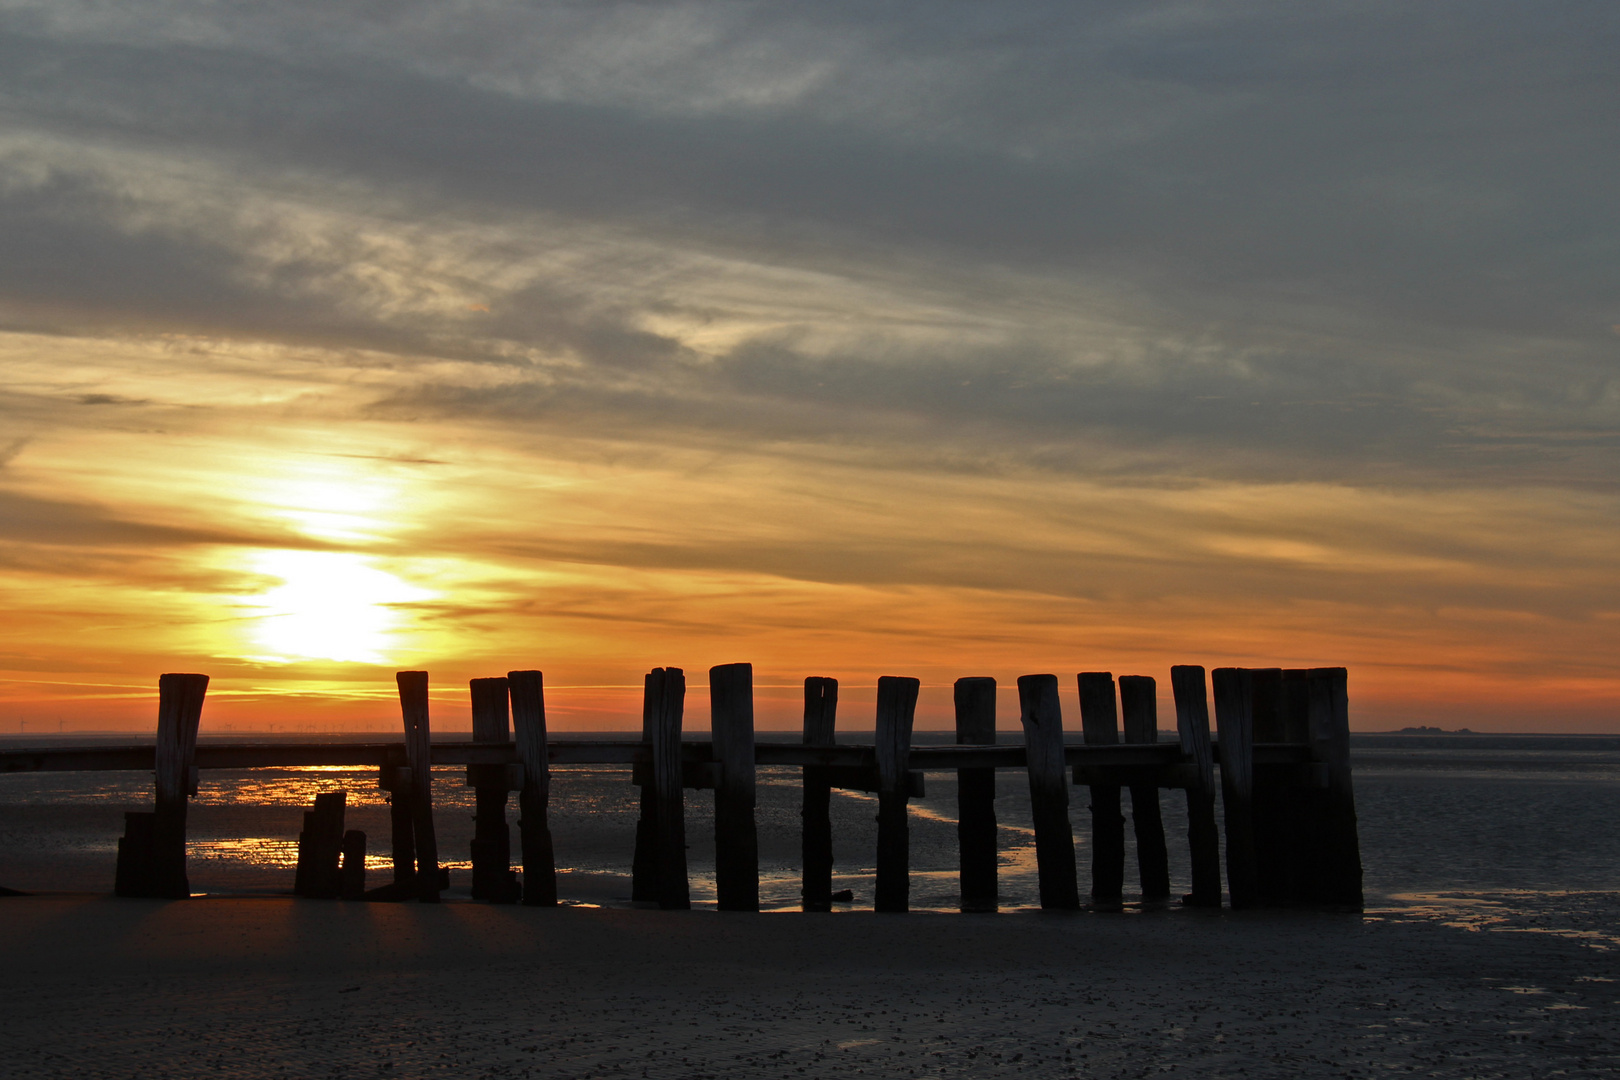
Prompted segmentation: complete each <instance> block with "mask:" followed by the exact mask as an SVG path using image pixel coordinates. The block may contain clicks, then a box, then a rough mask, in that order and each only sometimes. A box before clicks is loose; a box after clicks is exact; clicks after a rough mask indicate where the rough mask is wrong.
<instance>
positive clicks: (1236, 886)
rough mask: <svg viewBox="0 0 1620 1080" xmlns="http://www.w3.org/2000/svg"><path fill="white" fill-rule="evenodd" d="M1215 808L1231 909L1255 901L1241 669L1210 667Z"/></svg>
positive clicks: (1250, 762) (1246, 681) (1249, 734)
mask: <svg viewBox="0 0 1620 1080" xmlns="http://www.w3.org/2000/svg"><path fill="white" fill-rule="evenodd" d="M1214 682H1215V726H1216V728H1217V729H1218V730H1219V732H1220V750H1221V804H1222V805H1223V806H1224V807H1225V809H1226V888H1227V892H1228V894H1229V895H1230V897H1231V901H1232V906H1233V907H1234V908H1246V907H1254V906H1255V905H1256V904H1258V903H1259V902H1260V881H1259V868H1258V865H1257V862H1258V861H1257V859H1256V857H1255V847H1254V686H1253V680H1252V678H1251V677H1250V675H1249V672H1248V670H1247V669H1245V668H1216V669H1215V674H1214Z"/></svg>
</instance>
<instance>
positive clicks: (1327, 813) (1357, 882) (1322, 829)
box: [1307, 668, 1363, 911]
mask: <svg viewBox="0 0 1620 1080" xmlns="http://www.w3.org/2000/svg"><path fill="white" fill-rule="evenodd" d="M1347 682H1348V679H1347V675H1346V672H1345V669H1344V668H1312V669H1311V670H1310V674H1309V676H1308V682H1307V685H1308V688H1309V695H1310V727H1311V749H1312V751H1313V753H1314V755H1315V757H1316V759H1317V761H1319V762H1320V763H1321V764H1322V765H1324V766H1326V770H1327V787H1326V789H1325V790H1323V791H1321V792H1320V799H1321V806H1322V809H1321V812H1320V813H1319V814H1318V815H1317V828H1318V840H1317V843H1318V846H1319V848H1320V858H1319V860H1318V864H1317V866H1318V869H1317V875H1316V889H1315V899H1316V900H1317V902H1318V903H1324V904H1330V905H1332V906H1334V907H1341V908H1347V909H1350V910H1353V911H1360V910H1361V909H1362V904H1363V897H1362V883H1361V841H1360V839H1359V838H1358V836H1357V833H1356V797H1355V792H1354V789H1353V788H1352V787H1351V783H1350V697H1349V693H1348V690H1347Z"/></svg>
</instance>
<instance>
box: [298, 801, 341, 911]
mask: <svg viewBox="0 0 1620 1080" xmlns="http://www.w3.org/2000/svg"><path fill="white" fill-rule="evenodd" d="M348 798H349V795H348V792H346V791H323V792H321V793H320V794H319V795H317V796H315V808H314V809H313V810H305V811H304V830H303V832H301V833H299V834H298V865H297V868H296V869H295V870H294V871H293V895H295V896H302V897H306V898H308V899H310V900H336V899H337V898H338V897H339V896H340V895H342V892H343V879H342V877H341V873H340V867H339V860H340V859H341V857H342V854H343V814H344V807H345V805H346V804H347V802H348Z"/></svg>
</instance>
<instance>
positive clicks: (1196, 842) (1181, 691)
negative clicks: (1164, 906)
mask: <svg viewBox="0 0 1620 1080" xmlns="http://www.w3.org/2000/svg"><path fill="white" fill-rule="evenodd" d="M1170 687H1171V690H1172V692H1173V693H1174V694H1175V699H1176V732H1177V734H1178V735H1179V736H1180V739H1181V752H1182V753H1183V754H1185V755H1187V756H1188V757H1190V758H1192V760H1193V764H1194V766H1195V767H1196V773H1197V780H1196V782H1195V783H1194V784H1193V785H1191V786H1189V787H1188V788H1187V844H1188V847H1189V848H1191V856H1192V858H1191V862H1192V892H1190V893H1188V894H1187V895H1186V896H1184V897H1182V899H1181V902H1182V903H1183V904H1186V905H1187V906H1189V907H1213V908H1218V907H1220V906H1221V837H1220V831H1219V829H1218V828H1217V826H1216V824H1215V754H1214V750H1213V748H1212V747H1211V746H1210V739H1209V695H1208V692H1207V690H1206V688H1205V685H1204V669H1203V668H1202V667H1200V666H1198V665H1196V664H1181V665H1177V666H1176V667H1173V668H1171V669H1170Z"/></svg>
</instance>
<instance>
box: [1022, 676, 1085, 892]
mask: <svg viewBox="0 0 1620 1080" xmlns="http://www.w3.org/2000/svg"><path fill="white" fill-rule="evenodd" d="M1018 707H1019V722H1020V723H1021V724H1022V725H1023V728H1024V758H1025V763H1026V768H1027V769H1028V772H1029V803H1030V816H1031V817H1032V818H1033V819H1034V822H1035V861H1036V868H1037V872H1038V874H1039V877H1040V887H1041V907H1043V908H1057V909H1068V910H1075V909H1078V908H1079V907H1080V886H1079V884H1078V882H1077V880H1076V878H1075V868H1074V828H1073V826H1071V825H1070V824H1069V778H1068V775H1067V773H1068V770H1067V769H1066V768H1065V767H1064V766H1065V761H1064V756H1063V707H1062V705H1061V703H1060V702H1059V700H1058V681H1057V676H1056V675H1020V676H1019V677H1018Z"/></svg>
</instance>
